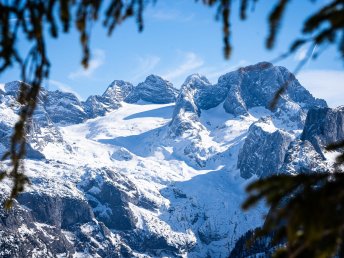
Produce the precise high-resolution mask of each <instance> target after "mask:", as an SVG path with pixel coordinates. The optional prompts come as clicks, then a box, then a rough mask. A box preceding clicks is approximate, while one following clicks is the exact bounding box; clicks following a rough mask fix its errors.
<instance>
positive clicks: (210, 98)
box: [0, 63, 344, 257]
mask: <svg viewBox="0 0 344 258" xmlns="http://www.w3.org/2000/svg"><path fill="white" fill-rule="evenodd" d="M288 80H290V81H291V83H290V85H289V87H288V90H287V91H286V92H285V94H284V95H283V97H282V98H281V100H280V102H279V103H278V105H277V109H276V110H273V111H271V110H269V109H268V108H267V107H268V106H269V103H270V100H271V98H272V97H273V95H274V92H275V90H276V89H278V88H279V86H280V85H281V84H283V83H284V82H286V81H288ZM19 86H20V84H19V83H18V82H13V83H9V84H6V85H5V87H4V90H1V91H0V153H4V151H6V149H7V148H8V146H9V139H10V137H11V132H12V131H11V130H12V128H13V125H14V123H15V122H16V119H17V114H18V111H19V108H20V105H19V104H18V102H17V101H16V95H17V92H18V87H19ZM27 87H30V86H27ZM143 102H144V103H143ZM307 113H308V115H307V118H306V114H307ZM89 118H93V119H89ZM343 130H344V128H343V108H337V109H329V108H327V107H326V103H325V102H324V101H323V100H317V99H315V98H313V97H312V95H311V94H310V93H309V92H308V91H307V90H305V89H304V88H303V87H302V86H301V85H300V84H299V83H298V82H297V80H296V79H295V78H294V77H293V75H292V74H290V73H289V72H288V71H287V70H286V69H285V68H282V67H276V66H273V65H271V64H269V63H259V64H256V65H253V66H248V67H245V68H241V69H239V70H237V71H234V72H231V73H228V74H226V75H223V76H221V77H220V78H219V80H218V82H217V83H216V84H215V85H212V84H211V83H210V82H209V81H208V80H207V79H206V78H205V77H204V76H201V75H198V74H194V75H191V76H189V77H188V78H187V79H186V81H185V83H184V84H183V85H182V87H181V89H180V91H178V90H176V89H174V88H173V86H172V85H171V84H170V83H169V82H167V81H165V80H163V79H162V78H160V77H158V76H148V77H147V79H146V80H145V81H144V82H143V83H140V84H139V85H137V86H136V87H135V86H133V85H132V84H130V83H128V82H124V81H117V80H116V81H114V82H112V83H111V84H110V86H109V87H108V88H107V90H106V91H105V92H104V94H103V95H102V96H97V95H96V96H91V97H90V98H88V99H87V100H86V101H85V102H80V101H79V100H78V99H77V98H76V97H75V96H74V95H73V94H70V93H63V92H59V91H55V92H49V91H46V90H42V92H41V94H40V97H39V102H38V107H37V109H36V112H35V114H34V117H33V121H32V126H31V129H30V131H29V132H28V156H27V159H26V160H25V168H26V172H27V174H28V176H29V177H30V180H31V185H30V186H28V187H27V189H26V191H25V192H24V193H23V194H22V195H21V196H20V197H19V198H18V201H17V202H16V203H15V207H14V209H13V210H11V211H10V212H5V211H4V210H0V238H1V241H0V242H1V243H0V256H2V257H56V256H60V257H227V256H229V254H230V251H231V250H232V249H233V248H234V249H233V252H234V253H237V252H239V253H240V252H241V251H240V248H241V247H240V246H242V245H240V243H242V242H243V241H242V240H240V239H239V238H240V236H242V235H244V234H245V232H247V231H248V230H250V229H253V228H255V227H257V226H260V225H261V223H263V221H262V219H261V218H262V215H263V214H264V213H265V212H266V208H265V207H263V206H258V207H257V208H256V209H255V210H251V211H250V212H249V213H243V212H242V210H241V204H242V202H243V200H244V199H245V192H244V188H245V186H246V184H247V179H248V178H251V177H256V178H260V177H265V176H269V175H272V174H274V173H290V174H294V173H310V172H323V171H327V170H328V169H331V165H332V163H331V162H332V160H331V156H330V155H329V154H328V153H327V152H326V151H324V146H325V145H326V144H328V143H330V142H332V141H335V140H338V139H342V138H343V136H344V133H343ZM7 165H8V163H7V162H6V161H5V162H4V164H3V166H4V167H6V166H7ZM9 186H10V185H9V184H8V182H2V183H1V184H0V192H1V194H0V197H1V200H3V199H4V197H5V196H6V193H8V192H9V190H10V187H9ZM238 239H239V244H237V245H236V242H237V240H238ZM235 246H236V247H235ZM258 246H259V248H261V247H262V246H263V245H258ZM259 248H258V249H259ZM269 248H270V247H268V249H269ZM259 250H260V251H262V253H263V252H265V251H266V253H267V254H269V252H270V251H269V250H261V249H259Z"/></svg>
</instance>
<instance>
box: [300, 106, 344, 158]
mask: <svg viewBox="0 0 344 258" xmlns="http://www.w3.org/2000/svg"><path fill="white" fill-rule="evenodd" d="M301 139H302V140H308V141H309V142H311V143H312V144H313V146H314V148H315V150H316V151H317V152H318V153H320V154H321V155H323V154H322V149H323V148H324V147H325V146H326V145H328V144H331V143H334V142H337V141H341V140H344V107H343V106H341V107H338V108H334V109H331V108H313V109H310V110H309V112H308V114H307V118H306V123H305V127H304V129H303V132H302V135H301Z"/></svg>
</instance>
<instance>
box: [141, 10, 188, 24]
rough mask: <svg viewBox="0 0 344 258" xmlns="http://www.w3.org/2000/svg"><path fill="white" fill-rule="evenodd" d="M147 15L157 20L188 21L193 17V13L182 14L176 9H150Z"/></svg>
mask: <svg viewBox="0 0 344 258" xmlns="http://www.w3.org/2000/svg"><path fill="white" fill-rule="evenodd" d="M148 16H150V17H152V18H153V19H155V20H159V21H174V22H188V21H191V20H192V19H193V18H194V14H193V13H191V14H187V15H186V14H183V13H181V12H180V11H178V10H173V9H172V10H171V9H151V11H148Z"/></svg>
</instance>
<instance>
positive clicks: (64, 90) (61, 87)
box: [48, 80, 82, 100]
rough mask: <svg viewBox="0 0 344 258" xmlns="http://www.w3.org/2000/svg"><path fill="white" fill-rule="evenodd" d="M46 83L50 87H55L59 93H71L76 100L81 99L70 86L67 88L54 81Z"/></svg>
mask: <svg viewBox="0 0 344 258" xmlns="http://www.w3.org/2000/svg"><path fill="white" fill-rule="evenodd" d="M48 83H49V84H50V85H53V86H55V87H56V88H58V89H59V90H60V91H63V92H70V93H73V94H74V95H75V96H77V98H78V99H80V100H82V97H81V96H80V95H79V93H77V92H76V91H75V90H73V89H72V88H71V87H70V86H68V85H66V84H64V83H62V82H59V81H55V80H49V82H48Z"/></svg>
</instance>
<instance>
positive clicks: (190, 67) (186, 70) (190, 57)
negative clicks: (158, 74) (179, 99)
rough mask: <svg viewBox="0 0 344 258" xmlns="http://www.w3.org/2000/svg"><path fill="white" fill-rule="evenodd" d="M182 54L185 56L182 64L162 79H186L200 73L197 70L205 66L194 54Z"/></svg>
mask: <svg viewBox="0 0 344 258" xmlns="http://www.w3.org/2000/svg"><path fill="white" fill-rule="evenodd" d="M182 54H183V55H184V58H183V61H182V63H180V64H179V65H178V66H177V67H175V68H173V69H171V70H169V71H167V72H166V73H165V74H164V75H163V76H162V77H164V78H166V79H167V80H175V79H178V78H180V77H185V76H187V75H189V74H190V73H192V72H198V71H196V69H198V68H200V67H202V66H203V65H204V61H203V59H202V58H201V57H200V56H198V55H197V54H195V53H194V52H186V53H182Z"/></svg>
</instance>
